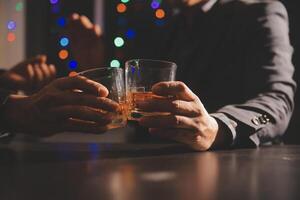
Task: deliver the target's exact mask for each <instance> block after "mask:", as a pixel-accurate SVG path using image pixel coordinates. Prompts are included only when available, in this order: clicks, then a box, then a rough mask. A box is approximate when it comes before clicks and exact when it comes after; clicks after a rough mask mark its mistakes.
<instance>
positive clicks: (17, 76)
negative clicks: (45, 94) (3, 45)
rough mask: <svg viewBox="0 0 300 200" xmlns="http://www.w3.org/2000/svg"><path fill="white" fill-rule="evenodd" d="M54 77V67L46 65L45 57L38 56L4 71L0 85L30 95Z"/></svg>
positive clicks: (0, 78) (0, 77)
mask: <svg viewBox="0 0 300 200" xmlns="http://www.w3.org/2000/svg"><path fill="white" fill-rule="evenodd" d="M55 76H56V69H55V67H54V65H48V64H47V57H46V56H45V55H39V56H36V57H34V58H31V59H29V60H26V61H24V62H22V63H20V64H18V65H16V66H15V67H13V68H12V69H11V70H8V71H6V72H5V73H4V74H2V75H1V76H0V83H1V86H2V87H3V88H6V89H9V90H13V91H18V90H22V91H24V92H25V93H29V94H31V93H34V92H36V91H38V90H40V89H41V88H42V87H44V86H45V85H47V84H48V83H49V82H50V81H52V80H53V79H54V78H55Z"/></svg>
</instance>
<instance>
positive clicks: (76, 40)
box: [66, 13, 105, 71]
mask: <svg viewBox="0 0 300 200" xmlns="http://www.w3.org/2000/svg"><path fill="white" fill-rule="evenodd" d="M66 34H67V36H68V37H69V38H70V45H71V49H72V53H73V55H74V57H75V59H76V60H77V61H78V62H79V68H80V71H83V70H86V69H88V68H90V67H101V66H103V64H104V53H105V52H104V40H103V36H102V31H101V28H100V26H99V25H95V24H92V22H91V21H90V20H89V19H88V18H87V17H86V16H84V15H79V14H77V13H74V14H72V15H71V16H70V19H69V23H68V26H67V31H66Z"/></svg>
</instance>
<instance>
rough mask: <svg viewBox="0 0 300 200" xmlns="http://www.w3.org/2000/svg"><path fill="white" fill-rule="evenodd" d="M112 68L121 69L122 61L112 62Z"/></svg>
mask: <svg viewBox="0 0 300 200" xmlns="http://www.w3.org/2000/svg"><path fill="white" fill-rule="evenodd" d="M110 66H111V67H120V66H121V63H120V61H118V60H112V61H111V62H110Z"/></svg>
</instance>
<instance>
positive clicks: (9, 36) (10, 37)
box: [7, 33, 16, 42]
mask: <svg viewBox="0 0 300 200" xmlns="http://www.w3.org/2000/svg"><path fill="white" fill-rule="evenodd" d="M15 40H16V35H15V34H14V33H8V34H7V41H8V42H14V41H15Z"/></svg>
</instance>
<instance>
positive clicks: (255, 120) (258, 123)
mask: <svg viewBox="0 0 300 200" xmlns="http://www.w3.org/2000/svg"><path fill="white" fill-rule="evenodd" d="M251 121H252V123H253V124H255V125H256V126H258V125H260V121H259V119H258V117H254V118H252V120H251Z"/></svg>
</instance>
